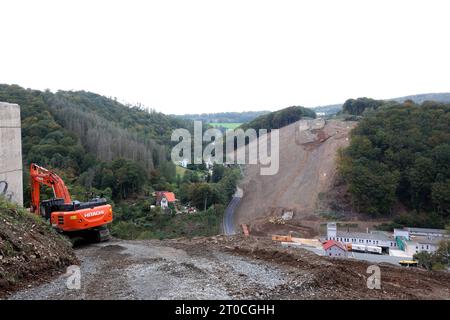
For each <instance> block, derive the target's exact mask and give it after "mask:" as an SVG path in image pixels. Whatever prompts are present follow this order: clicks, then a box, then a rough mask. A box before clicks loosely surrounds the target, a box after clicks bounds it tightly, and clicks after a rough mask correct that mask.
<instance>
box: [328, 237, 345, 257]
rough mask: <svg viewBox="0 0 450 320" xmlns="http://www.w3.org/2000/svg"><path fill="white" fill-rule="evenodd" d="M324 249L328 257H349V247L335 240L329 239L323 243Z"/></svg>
mask: <svg viewBox="0 0 450 320" xmlns="http://www.w3.org/2000/svg"><path fill="white" fill-rule="evenodd" d="M323 250H325V255H326V256H327V257H333V258H336V257H338V258H339V257H340V258H346V257H347V248H346V247H345V245H343V244H342V243H340V242H337V241H334V240H328V241H327V242H325V243H324V244H323Z"/></svg>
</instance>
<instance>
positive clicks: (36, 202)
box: [30, 164, 113, 242]
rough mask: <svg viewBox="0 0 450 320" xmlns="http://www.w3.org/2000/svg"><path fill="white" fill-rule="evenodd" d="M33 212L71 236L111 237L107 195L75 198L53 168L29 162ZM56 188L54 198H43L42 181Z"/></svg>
mask: <svg viewBox="0 0 450 320" xmlns="http://www.w3.org/2000/svg"><path fill="white" fill-rule="evenodd" d="M30 178H31V212H34V213H36V214H38V215H40V216H42V217H43V218H44V219H46V220H49V221H50V223H51V225H52V226H53V227H54V228H56V229H57V230H58V231H60V232H62V233H65V234H67V235H68V236H69V237H71V238H86V239H89V240H90V241H95V242H99V241H105V240H108V239H109V231H108V229H107V228H106V225H107V224H108V223H111V222H112V219H113V217H112V207H111V205H109V204H107V201H106V199H104V198H95V199H91V200H89V201H87V202H80V201H76V200H72V199H71V197H70V194H69V191H68V189H67V187H66V186H65V184H64V182H63V180H62V179H61V178H60V177H59V176H58V175H56V174H55V173H54V172H51V171H48V170H47V169H44V168H42V167H39V166H38V165H36V164H31V166H30ZM41 184H44V185H47V186H50V187H51V188H52V189H53V193H54V198H53V199H49V200H42V201H41V200H40V185H41Z"/></svg>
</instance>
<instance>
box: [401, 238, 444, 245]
mask: <svg viewBox="0 0 450 320" xmlns="http://www.w3.org/2000/svg"><path fill="white" fill-rule="evenodd" d="M442 240H443V239H442V238H440V237H437V238H432V239H429V238H423V237H414V238H411V239H409V240H406V242H407V243H409V244H413V245H416V244H431V245H438V244H439V243H440V242H441V241H442Z"/></svg>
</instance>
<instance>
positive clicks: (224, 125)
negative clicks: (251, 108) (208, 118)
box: [209, 122, 242, 129]
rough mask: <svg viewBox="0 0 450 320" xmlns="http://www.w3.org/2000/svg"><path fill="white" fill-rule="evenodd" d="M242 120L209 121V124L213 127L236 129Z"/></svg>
mask: <svg viewBox="0 0 450 320" xmlns="http://www.w3.org/2000/svg"><path fill="white" fill-rule="evenodd" d="M241 124H242V122H210V123H209V125H210V126H212V127H214V128H220V127H221V128H225V129H236V128H237V127H239V126H240V125H241Z"/></svg>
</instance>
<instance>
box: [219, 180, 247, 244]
mask: <svg viewBox="0 0 450 320" xmlns="http://www.w3.org/2000/svg"><path fill="white" fill-rule="evenodd" d="M242 194H243V192H242V189H241V188H239V187H238V188H237V190H236V192H235V193H234V195H233V198H232V199H231V201H230V203H229V204H228V207H227V208H226V209H225V214H224V215H223V223H222V225H223V233H224V234H226V235H233V234H235V233H236V230H235V229H234V212H235V211H236V208H237V207H238V206H239V203H240V202H241V199H242Z"/></svg>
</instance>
